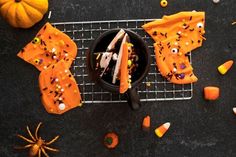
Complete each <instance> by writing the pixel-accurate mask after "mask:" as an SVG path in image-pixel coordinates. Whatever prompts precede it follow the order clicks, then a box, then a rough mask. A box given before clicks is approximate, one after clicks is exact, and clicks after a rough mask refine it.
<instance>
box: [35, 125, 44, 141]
mask: <svg viewBox="0 0 236 157" xmlns="http://www.w3.org/2000/svg"><path fill="white" fill-rule="evenodd" d="M41 125H42V122H40V123H39V124H38V126H37V128H36V130H35V138H36V140H38V139H39V138H38V131H39V128H40V126H41Z"/></svg>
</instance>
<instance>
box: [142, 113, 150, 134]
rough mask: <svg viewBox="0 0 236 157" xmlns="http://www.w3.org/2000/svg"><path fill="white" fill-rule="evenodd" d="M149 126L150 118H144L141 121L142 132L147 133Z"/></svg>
mask: <svg viewBox="0 0 236 157" xmlns="http://www.w3.org/2000/svg"><path fill="white" fill-rule="evenodd" d="M150 125H151V118H150V116H146V117H145V118H144V119H143V124H142V128H143V130H144V131H149V129H150Z"/></svg>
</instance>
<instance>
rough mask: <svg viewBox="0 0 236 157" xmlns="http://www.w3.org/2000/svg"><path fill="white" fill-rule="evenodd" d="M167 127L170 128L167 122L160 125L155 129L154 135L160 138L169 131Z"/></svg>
mask: <svg viewBox="0 0 236 157" xmlns="http://www.w3.org/2000/svg"><path fill="white" fill-rule="evenodd" d="M169 127H170V123H169V122H167V123H165V124H162V125H161V126H160V127H158V128H156V130H155V134H156V135H157V136H158V137H159V138H161V137H162V136H163V135H164V134H165V133H166V131H167V130H168V129H169Z"/></svg>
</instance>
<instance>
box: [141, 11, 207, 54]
mask: <svg viewBox="0 0 236 157" xmlns="http://www.w3.org/2000/svg"><path fill="white" fill-rule="evenodd" d="M142 27H143V28H144V30H145V31H146V32H147V33H148V34H149V35H150V36H151V37H152V38H153V39H154V41H155V42H159V41H163V40H165V39H167V38H170V37H173V36H175V37H176V39H175V40H176V41H177V42H178V45H179V46H185V49H186V52H185V53H187V52H190V51H192V50H194V49H196V48H197V47H200V46H202V40H203V39H205V38H204V37H203V35H204V34H205V30H204V27H205V13H204V12H180V13H177V14H174V15H170V16H163V18H162V19H159V20H156V21H153V22H149V23H147V24H145V25H143V26H142Z"/></svg>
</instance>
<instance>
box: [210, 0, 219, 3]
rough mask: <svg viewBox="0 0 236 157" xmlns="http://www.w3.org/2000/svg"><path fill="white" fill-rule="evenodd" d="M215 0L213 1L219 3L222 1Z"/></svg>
mask: <svg viewBox="0 0 236 157" xmlns="http://www.w3.org/2000/svg"><path fill="white" fill-rule="evenodd" d="M212 1H213V3H219V2H220V0H212Z"/></svg>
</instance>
